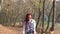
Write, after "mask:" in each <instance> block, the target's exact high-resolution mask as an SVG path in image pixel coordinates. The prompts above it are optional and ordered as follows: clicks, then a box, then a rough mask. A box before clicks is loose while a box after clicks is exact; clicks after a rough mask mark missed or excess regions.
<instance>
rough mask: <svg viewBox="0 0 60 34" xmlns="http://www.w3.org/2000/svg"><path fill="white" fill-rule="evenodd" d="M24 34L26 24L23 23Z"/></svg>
mask: <svg viewBox="0 0 60 34" xmlns="http://www.w3.org/2000/svg"><path fill="white" fill-rule="evenodd" d="M23 34H25V23H23Z"/></svg>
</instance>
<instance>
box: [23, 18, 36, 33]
mask: <svg viewBox="0 0 60 34" xmlns="http://www.w3.org/2000/svg"><path fill="white" fill-rule="evenodd" d="M35 27H36V22H35V20H34V19H30V20H29V25H28V26H27V27H26V26H25V22H24V24H23V34H25V33H26V32H29V33H32V32H36V29H35Z"/></svg>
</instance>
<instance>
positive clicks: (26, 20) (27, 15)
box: [25, 13, 32, 25]
mask: <svg viewBox="0 0 60 34" xmlns="http://www.w3.org/2000/svg"><path fill="white" fill-rule="evenodd" d="M29 15H31V16H32V14H31V13H28V14H26V19H25V22H26V25H28V21H29Z"/></svg>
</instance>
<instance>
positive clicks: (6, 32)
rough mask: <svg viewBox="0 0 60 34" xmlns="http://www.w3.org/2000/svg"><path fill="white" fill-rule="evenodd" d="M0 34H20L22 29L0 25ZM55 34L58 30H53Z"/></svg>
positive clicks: (59, 31) (57, 33) (59, 32)
mask: <svg viewBox="0 0 60 34" xmlns="http://www.w3.org/2000/svg"><path fill="white" fill-rule="evenodd" d="M0 34H22V28H20V27H6V26H3V25H0ZM55 34H60V29H56V28H55Z"/></svg>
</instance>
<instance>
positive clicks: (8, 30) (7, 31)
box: [0, 25, 22, 34]
mask: <svg viewBox="0 0 60 34" xmlns="http://www.w3.org/2000/svg"><path fill="white" fill-rule="evenodd" d="M21 31H22V29H21V28H15V27H5V26H2V25H0V34H22V32H21Z"/></svg>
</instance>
